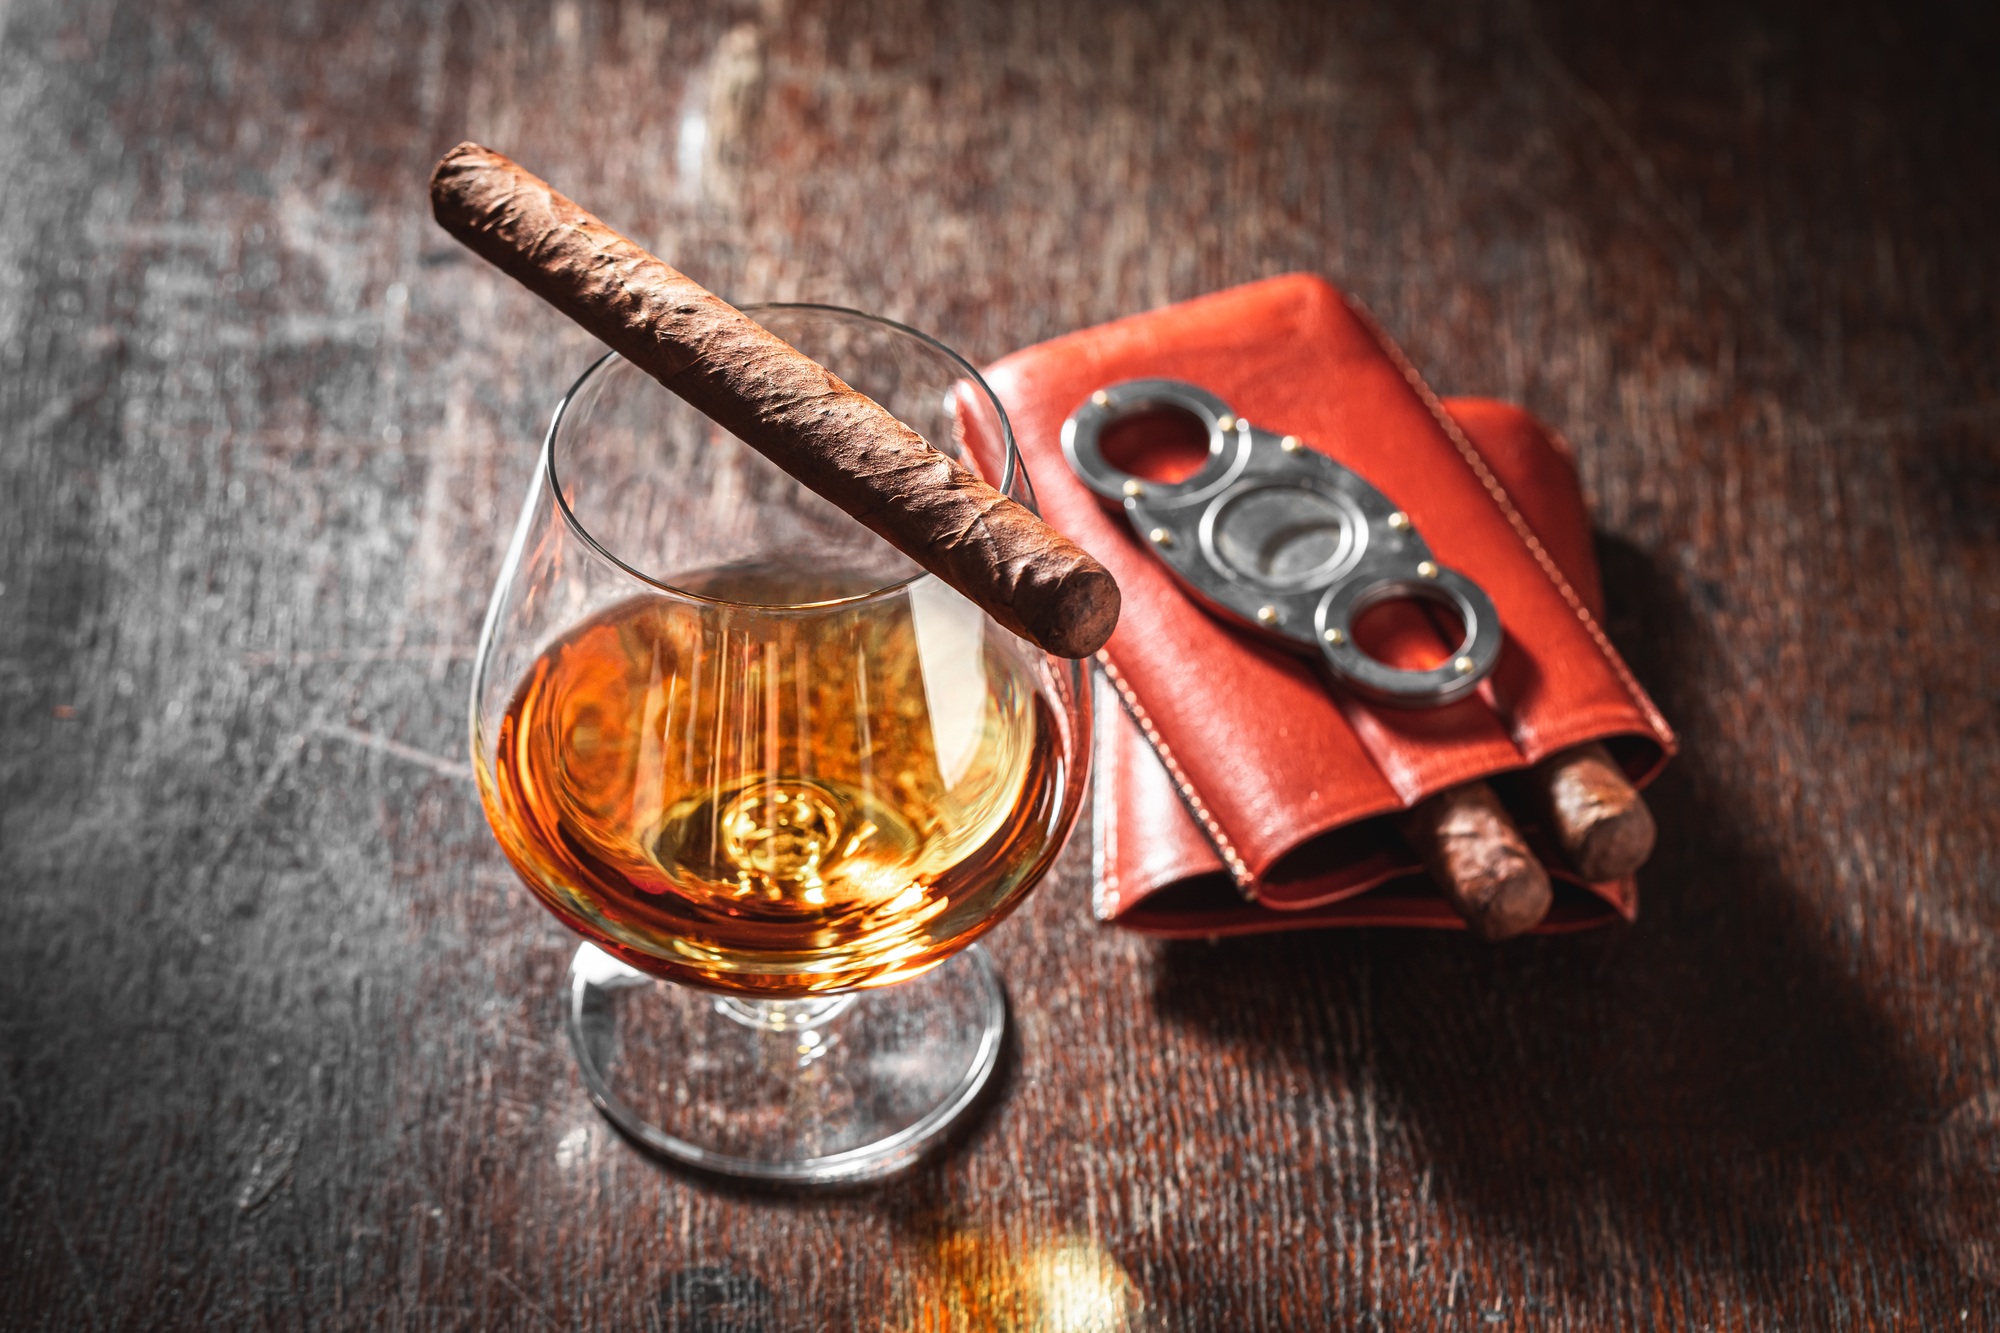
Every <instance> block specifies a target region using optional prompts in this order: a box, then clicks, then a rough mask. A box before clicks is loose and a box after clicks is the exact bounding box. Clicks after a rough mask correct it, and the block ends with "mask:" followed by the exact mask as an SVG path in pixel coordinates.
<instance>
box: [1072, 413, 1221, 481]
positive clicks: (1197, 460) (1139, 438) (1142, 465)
mask: <svg viewBox="0 0 2000 1333" xmlns="http://www.w3.org/2000/svg"><path fill="white" fill-rule="evenodd" d="M1209 443H1210V442H1209V435H1208V423H1207V422H1205V421H1203V420H1202V419H1201V418H1200V417H1198V416H1196V415H1195V414H1194V413H1192V412H1189V411H1187V410H1186V409H1184V408H1179V407H1168V406H1164V405H1158V406H1151V407H1142V408H1140V409H1139V410H1138V411H1136V412H1131V413H1128V414H1126V415H1123V416H1120V417H1119V418H1118V419H1117V420H1116V421H1113V422H1110V423H1109V424H1107V425H1106V426H1105V427H1104V429H1103V430H1102V431H1100V432H1099V433H1098V437H1097V448H1098V452H1100V453H1102V454H1103V455H1104V461H1105V462H1106V463H1109V464H1110V465H1111V466H1112V467H1115V468H1117V469H1118V470H1119V471H1120V472H1123V473H1126V474H1128V475H1130V476H1134V477H1140V478H1143V479H1144V480H1146V481H1156V482H1159V483H1161V484H1162V485H1172V484H1174V483H1175V482H1181V481H1186V480H1187V479H1188V478H1189V477H1192V476H1193V475H1194V474H1195V473H1197V472H1199V471H1201V470H1202V468H1203V467H1204V466H1205V465H1206V464H1207V463H1208V456H1209Z"/></svg>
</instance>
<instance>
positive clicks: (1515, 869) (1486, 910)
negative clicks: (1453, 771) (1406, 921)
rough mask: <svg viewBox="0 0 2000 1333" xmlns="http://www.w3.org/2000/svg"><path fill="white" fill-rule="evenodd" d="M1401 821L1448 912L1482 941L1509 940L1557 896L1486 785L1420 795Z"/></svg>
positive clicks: (1541, 914)
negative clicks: (1422, 797)
mask: <svg viewBox="0 0 2000 1333" xmlns="http://www.w3.org/2000/svg"><path fill="white" fill-rule="evenodd" d="M1399 827H1400V828H1401V830H1402V833H1403V837H1404V839H1405V840H1407V841H1408V842H1409V844H1410V846H1411V848H1412V849H1414V850H1415V851H1416V853H1417V855H1418V856H1419V857H1420V858H1422V860H1423V863H1424V869H1426V870H1428V871H1429V872H1430V876H1431V879H1432V880H1433V881H1435V882H1436V884H1437V886H1438V888H1439V889H1441V890H1443V892H1444V896H1445V900H1446V901H1447V902H1449V903H1450V904H1451V906H1452V910H1454V911H1456V912H1457V913H1458V914H1459V915H1460V916H1462V917H1464V918H1465V924H1466V925H1467V926H1469V927H1471V929H1472V932H1473V933H1474V934H1475V935H1478V936H1479V937H1480V938H1481V939H1486V940H1505V939H1512V938H1513V937H1514V936H1516V935H1520V934H1523V933H1524V932H1526V931H1530V930H1533V929H1534V928H1535V927H1536V926H1538V925H1540V924H1541V922H1542V918H1543V917H1545V916H1547V915H1548V912H1549V903H1550V902H1551V900H1552V899H1553V898H1554V896H1555V893H1554V890H1553V889H1552V888H1551V887H1550V885H1549V872H1548V871H1547V870H1544V869H1543V868H1542V863H1541V862H1540V861H1538V860H1536V859H1535V854H1534V853H1533V852H1532V851H1530V850H1529V849H1528V843H1527V840H1526V839H1525V838H1523V837H1522V836H1521V831H1520V830H1519V829H1518V828H1516V827H1515V826H1514V821H1513V820H1512V819H1510V818H1508V816H1507V811H1506V808H1505V807H1504V806H1502V805H1501V804H1500V798H1499V797H1498V796H1495V795H1494V794H1493V789H1492V788H1491V787H1489V786H1487V785H1486V784H1485V783H1483V782H1467V783H1464V784H1462V785H1461V786H1457V787H1450V788H1447V789H1446V790H1444V791H1441V792H1438V793H1437V794H1436V795H1434V796H1430V797H1427V798H1425V799H1424V800H1422V801H1420V802H1418V803H1417V804H1416V805H1415V806H1412V807H1411V808H1410V809H1409V810H1408V811H1406V812H1405V813H1404V815H1403V817H1402V819H1401V821H1400V822H1399Z"/></svg>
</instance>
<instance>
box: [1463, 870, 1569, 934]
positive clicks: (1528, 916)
mask: <svg viewBox="0 0 2000 1333" xmlns="http://www.w3.org/2000/svg"><path fill="white" fill-rule="evenodd" d="M1554 900H1555V889H1554V887H1553V886H1551V885H1550V883H1549V874H1548V872H1547V871H1546V870H1544V869H1542V867H1541V865H1540V863H1538V862H1535V861H1528V862H1525V863H1524V864H1522V865H1521V866H1520V868H1519V869H1517V870H1516V871H1515V872H1514V873H1513V874H1511V875H1508V876H1506V877H1505V878H1504V879H1501V880H1498V881H1496V882H1495V883H1494V884H1493V885H1492V887H1491V891H1490V892H1489V894H1488V895H1487V897H1486V900H1485V901H1484V902H1483V903H1481V904H1479V906H1478V908H1477V910H1475V911H1472V912H1469V913H1467V914H1466V924H1467V925H1469V926H1471V927H1472V930H1473V933H1475V934H1476V935H1478V936H1479V938H1481V939H1483V940H1487V941H1492V942H1497V941H1499V940H1511V939H1513V938H1514V937H1515V936H1516V935H1525V934H1527V933H1528V932H1529V931H1531V930H1533V929H1534V928H1535V927H1536V926H1539V925H1541V924H1542V918H1544V917H1546V916H1547V915H1548V914H1549V904H1550V903H1552V902H1553V901H1554Z"/></svg>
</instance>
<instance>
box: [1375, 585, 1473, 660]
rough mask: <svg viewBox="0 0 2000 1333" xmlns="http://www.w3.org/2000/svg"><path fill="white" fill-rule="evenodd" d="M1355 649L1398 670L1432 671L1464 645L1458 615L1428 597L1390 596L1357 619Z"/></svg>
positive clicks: (1462, 627) (1463, 633) (1463, 630)
mask: <svg viewBox="0 0 2000 1333" xmlns="http://www.w3.org/2000/svg"><path fill="white" fill-rule="evenodd" d="M1353 628H1354V646H1355V647H1356V648H1359V649H1360V650H1361V651H1362V652H1364V653H1366V654H1367V655H1368V656H1370V657H1372V658H1374V659H1375V660H1376V661H1378V662H1380V663H1381V664H1382V665H1383V666H1387V667H1394V668H1396V669H1397V670H1398V671H1429V670H1430V669H1431V668H1432V667H1438V666H1443V665H1444V664H1445V663H1446V662H1449V661H1451V660H1452V659H1453V658H1455V657H1457V656H1458V655H1459V653H1460V652H1461V651H1462V649H1463V647H1464V644H1465V622H1464V621H1463V620H1460V619H1459V618H1458V612H1457V611H1455V610H1453V609H1452V608H1451V607H1449V606H1446V605H1444V604H1443V603H1441V602H1434V601H1432V600H1431V599H1429V598H1428V597H1391V598H1389V599H1387V600H1386V601H1380V602H1377V603H1375V604H1374V605H1373V606H1370V607H1369V608H1368V609H1367V610H1365V611H1363V612H1362V613H1361V614H1360V615H1358V616H1356V617H1355V618H1354V627H1353Z"/></svg>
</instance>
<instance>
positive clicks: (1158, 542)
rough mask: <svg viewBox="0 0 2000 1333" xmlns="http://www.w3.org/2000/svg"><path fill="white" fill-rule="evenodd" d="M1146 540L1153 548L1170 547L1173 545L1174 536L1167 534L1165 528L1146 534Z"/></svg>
mask: <svg viewBox="0 0 2000 1333" xmlns="http://www.w3.org/2000/svg"><path fill="white" fill-rule="evenodd" d="M1146 540H1147V541H1149V542H1151V543H1153V545H1155V546H1172V545H1173V544H1174V534H1173V533H1171V532H1168V531H1167V530H1166V529H1165V528H1154V529H1153V530H1152V531H1151V532H1149V533H1147V534H1146Z"/></svg>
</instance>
